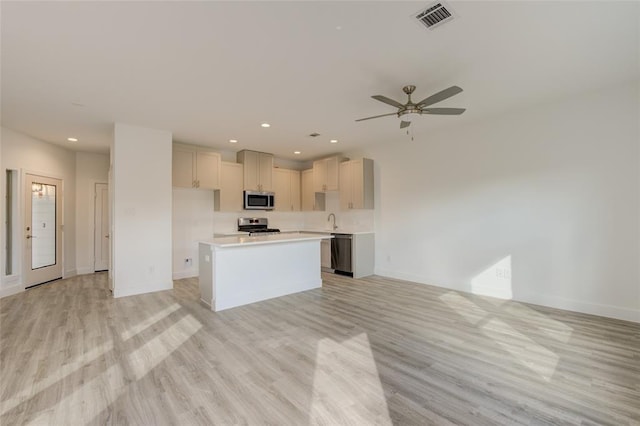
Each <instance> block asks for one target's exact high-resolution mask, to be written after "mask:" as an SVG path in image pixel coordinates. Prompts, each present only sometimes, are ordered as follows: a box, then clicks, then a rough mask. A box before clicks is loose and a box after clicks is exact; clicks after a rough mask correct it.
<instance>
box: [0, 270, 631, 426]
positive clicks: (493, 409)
mask: <svg viewBox="0 0 640 426" xmlns="http://www.w3.org/2000/svg"><path fill="white" fill-rule="evenodd" d="M323 278H324V284H323V287H322V289H318V290H312V291H308V292H304V293H299V294H295V295H291V296H286V297H282V298H278V299H273V300H269V301H265V302H260V303H256V304H253V305H248V306H244V307H240V308H235V309H231V310H228V311H224V312H220V313H214V312H211V311H209V310H207V309H206V308H204V307H203V306H201V305H200V304H199V302H198V289H197V280H195V279H187V280H180V281H176V282H175V288H174V290H172V291H164V292H160V293H154V294H148V295H141V296H132V297H126V298H121V299H113V298H111V295H110V292H109V290H108V289H107V282H106V275H105V273H99V274H95V275H85V276H80V277H74V278H71V279H67V280H62V281H59V282H54V283H51V284H47V285H44V286H41V287H37V288H34V289H31V290H28V291H26V292H24V293H22V294H18V295H14V296H11V297H8V298H4V299H2V300H0V321H1V322H0V339H1V340H0V343H1V348H0V362H1V364H0V373H1V379H2V382H1V385H0V386H1V389H0V397H1V401H2V404H1V406H0V409H1V412H0V424H2V425H23V424H51V425H81V424H117V425H164V424H175V425H191V424H194V425H195V424H202V425H210V424H220V425H228V424H272V425H307V424H327V425H334V424H351V425H368V424H403V425H404V424H407V425H427V424H434V425H449V424H461V425H501V424H504V425H515V424H526V425H543V424H549V425H560V424H568V425H578V424H582V425H595V424H602V425H615V426H619V425H625V424H636V425H637V424H640V325H638V324H634V323H629V322H623V321H617V320H612V319H606V318H600V317H594V316H589V315H582V314H576V313H570V312H565V311H559V310H554V309H549V308H542V307H539V306H532V305H525V304H522V303H515V302H510V301H508V302H505V301H500V300H496V299H491V298H485V297H478V296H472V295H469V294H465V293H458V292H453V291H448V290H445V289H441V288H436V287H430V286H425V285H419V284H413V283H408V282H402V281H396V280H390V279H383V278H379V277H371V278H368V279H361V280H353V279H350V278H345V277H339V276H334V275H324V276H323Z"/></svg>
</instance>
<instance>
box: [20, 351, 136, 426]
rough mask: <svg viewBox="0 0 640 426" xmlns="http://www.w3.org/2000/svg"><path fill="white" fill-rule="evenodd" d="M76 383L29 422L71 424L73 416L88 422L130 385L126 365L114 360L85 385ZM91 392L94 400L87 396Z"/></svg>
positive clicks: (32, 423) (36, 423)
mask: <svg viewBox="0 0 640 426" xmlns="http://www.w3.org/2000/svg"><path fill="white" fill-rule="evenodd" d="M73 387H74V388H75V390H74V391H73V392H71V393H70V394H68V395H67V396H65V397H64V398H62V399H61V400H60V401H57V402H56V403H55V404H54V405H52V406H51V407H50V408H48V409H46V410H45V411H43V412H42V413H40V414H39V415H38V416H37V417H36V418H35V419H33V420H32V421H29V422H27V423H26V424H28V425H63V424H68V419H69V417H72V418H81V419H83V423H84V424H87V423H88V422H89V421H90V420H91V419H93V418H94V417H96V416H97V415H98V414H100V413H101V412H102V411H103V410H104V409H106V408H107V407H108V406H109V405H110V404H111V403H113V402H114V401H115V400H116V399H117V398H118V397H119V396H120V395H121V394H122V393H123V392H124V391H125V387H126V385H125V380H124V375H123V373H122V368H121V367H120V365H119V364H114V365H112V366H111V367H109V368H108V369H107V370H105V371H103V372H102V373H101V374H99V375H97V376H95V377H94V378H92V379H91V380H89V381H87V382H84V383H83V384H82V385H81V386H78V387H76V386H73ZM88 395H91V399H90V400H88V399H87V396H88ZM96 396H98V397H97V398H96ZM69 413H73V415H72V416H70V415H69Z"/></svg>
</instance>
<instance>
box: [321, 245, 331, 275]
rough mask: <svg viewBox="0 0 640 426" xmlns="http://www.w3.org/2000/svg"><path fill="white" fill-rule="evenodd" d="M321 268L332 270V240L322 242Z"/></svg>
mask: <svg viewBox="0 0 640 426" xmlns="http://www.w3.org/2000/svg"><path fill="white" fill-rule="evenodd" d="M320 268H321V269H323V270H326V271H328V270H330V269H331V240H322V241H321V242H320Z"/></svg>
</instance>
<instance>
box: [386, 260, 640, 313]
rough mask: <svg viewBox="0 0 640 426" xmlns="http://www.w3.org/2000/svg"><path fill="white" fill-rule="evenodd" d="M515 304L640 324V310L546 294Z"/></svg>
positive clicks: (401, 277)
mask: <svg viewBox="0 0 640 426" xmlns="http://www.w3.org/2000/svg"><path fill="white" fill-rule="evenodd" d="M375 274H376V275H379V276H381V277H388V278H392V279H398V280H405V281H411V282H414V283H417V284H425V285H431V286H434V287H440V288H446V289H449V290H455V291H462V292H465V293H470V294H474V293H473V292H471V291H470V289H469V288H468V287H467V286H460V285H446V286H445V285H438V284H435V283H427V282H426V281H427V280H426V279H425V278H424V277H420V276H417V275H412V274H405V273H401V272H396V271H392V270H388V269H380V268H376V271H375ZM510 300H513V301H515V302H523V303H530V304H533V305H540V306H546V307H549V308H555V309H562V310H565V311H572V312H579V313H583V314H589V315H597V316H602V317H607V318H614V319H619V320H623V321H631V322H636V323H640V309H630V308H623V307H619V306H613V305H603V304H598V303H590V302H584V301H581V300H573V299H566V298H562V297H558V296H552V295H544V294H532V293H528V294H524V295H523V294H519V295H518V298H517V299H516V298H512V299H510Z"/></svg>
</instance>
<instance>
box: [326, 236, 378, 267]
mask: <svg viewBox="0 0 640 426" xmlns="http://www.w3.org/2000/svg"><path fill="white" fill-rule="evenodd" d="M332 235H333V239H331V269H333V270H335V272H336V273H337V274H343V275H348V276H351V277H353V278H362V277H367V276H369V275H373V270H374V262H375V239H374V234H373V232H370V233H358V234H347V233H333V234H332Z"/></svg>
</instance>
